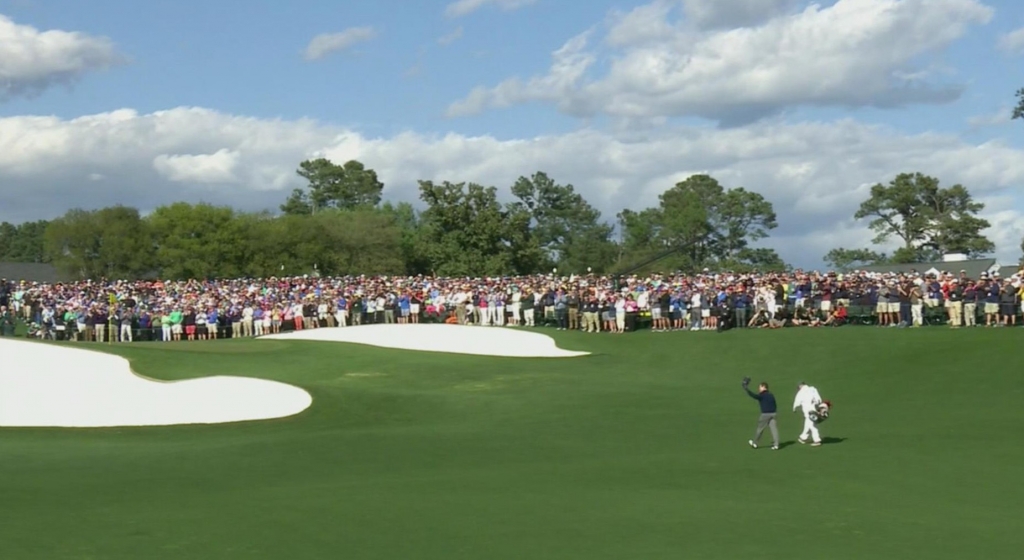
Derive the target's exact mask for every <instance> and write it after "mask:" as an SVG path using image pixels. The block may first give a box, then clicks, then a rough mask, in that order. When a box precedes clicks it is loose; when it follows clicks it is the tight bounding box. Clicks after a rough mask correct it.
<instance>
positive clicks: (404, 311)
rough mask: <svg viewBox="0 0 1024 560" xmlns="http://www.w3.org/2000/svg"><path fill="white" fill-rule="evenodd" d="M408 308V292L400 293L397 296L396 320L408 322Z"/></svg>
mask: <svg viewBox="0 0 1024 560" xmlns="http://www.w3.org/2000/svg"><path fill="white" fill-rule="evenodd" d="M409 309H410V303H409V295H408V294H402V295H400V296H398V322H399V323H403V324H404V323H408V322H409Z"/></svg>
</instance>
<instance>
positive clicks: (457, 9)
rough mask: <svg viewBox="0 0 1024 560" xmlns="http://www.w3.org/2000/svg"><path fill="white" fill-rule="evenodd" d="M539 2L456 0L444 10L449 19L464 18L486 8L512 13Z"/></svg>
mask: <svg viewBox="0 0 1024 560" xmlns="http://www.w3.org/2000/svg"><path fill="white" fill-rule="evenodd" d="M536 1H537V0H456V1H455V2H452V3H451V4H448V6H446V7H445V9H444V14H445V15H446V16H448V17H452V18H455V17H462V16H466V15H469V14H471V13H473V12H475V11H477V10H479V9H480V8H483V7H484V6H496V7H498V8H501V9H502V10H505V11H512V10H517V9H519V8H522V7H524V6H529V5H530V4H533V3H534V2H536Z"/></svg>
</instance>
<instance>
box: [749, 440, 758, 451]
mask: <svg viewBox="0 0 1024 560" xmlns="http://www.w3.org/2000/svg"><path fill="white" fill-rule="evenodd" d="M747 443H749V444H750V447H753V448H754V449H757V444H756V443H754V440H750V441H748V442H747Z"/></svg>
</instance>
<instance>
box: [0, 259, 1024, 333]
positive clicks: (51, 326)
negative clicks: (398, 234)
mask: <svg viewBox="0 0 1024 560" xmlns="http://www.w3.org/2000/svg"><path fill="white" fill-rule="evenodd" d="M1022 278H1024V273H1018V274H1014V275H1013V276H1012V277H1009V278H999V277H998V275H997V274H993V275H992V276H991V277H990V276H989V275H988V274H982V275H981V277H980V278H968V277H967V275H966V273H964V272H961V273H960V274H956V273H953V272H943V273H940V274H938V275H927V274H921V273H916V272H911V273H906V274H882V273H868V272H853V273H849V274H837V273H834V272H829V273H818V272H804V271H799V270H798V271H795V272H791V273H778V274H775V273H773V274H730V273H720V274H715V273H711V272H707V271H705V272H704V273H702V274H696V275H684V274H670V275H662V274H652V275H645V276H628V277H608V276H598V275H584V276H570V277H557V276H554V275H538V276H528V277H505V278H473V279H469V278H434V277H422V276H419V277H382V276H373V277H367V276H359V277H341V278H320V277H310V276H303V277H297V278H267V279H235V280H216V281H198V280H189V281H137V282H130V281H105V280H104V281H85V282H69V283H57V284H39V283H32V282H24V281H7V280H6V279H5V280H3V281H0V335H4V336H12V335H13V334H14V330H15V326H16V324H17V323H18V322H19V321H20V322H22V323H24V324H25V325H27V326H28V332H29V335H30V336H37V337H40V338H54V339H65V340H78V341H102V342H115V341H117V342H131V341H134V340H147V341H179V340H208V339H217V338H240V337H254V336H261V335H263V334H270V333H278V332H281V331H287V330H299V329H308V328H321V327H335V326H339V327H346V326H356V325H362V324H370V323H397V324H403V323H418V322H427V321H431V322H446V323H455V324H472V325H480V326H510V327H527V328H529V327H539V326H550V327H553V328H556V329H559V330H582V331H586V332H591V333H598V332H607V333H616V334H619V333H624V332H629V331H633V330H637V329H638V328H647V327H650V328H651V329H652V330H654V331H657V332H663V331H671V330H688V331H701V330H723V329H729V328H785V327H815V326H839V325H843V324H849V323H858V324H875V325H879V326H882V327H920V326H923V325H926V324H944V325H947V326H949V327H951V328H960V327H974V326H980V325H985V326H988V327H1003V326H1013V325H1016V324H1017V317H1018V316H1019V315H1020V314H1021V301H1022V299H1021V296H1022V295H1024V282H1022Z"/></svg>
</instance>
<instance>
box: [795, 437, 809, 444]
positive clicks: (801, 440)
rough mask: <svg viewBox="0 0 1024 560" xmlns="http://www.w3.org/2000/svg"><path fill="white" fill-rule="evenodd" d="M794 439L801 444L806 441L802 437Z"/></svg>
mask: <svg viewBox="0 0 1024 560" xmlns="http://www.w3.org/2000/svg"><path fill="white" fill-rule="evenodd" d="M796 440H797V441H799V442H800V443H801V444H804V443H807V440H806V439H804V438H797V439H796Z"/></svg>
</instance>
